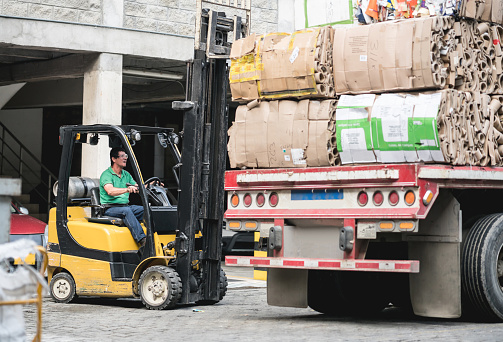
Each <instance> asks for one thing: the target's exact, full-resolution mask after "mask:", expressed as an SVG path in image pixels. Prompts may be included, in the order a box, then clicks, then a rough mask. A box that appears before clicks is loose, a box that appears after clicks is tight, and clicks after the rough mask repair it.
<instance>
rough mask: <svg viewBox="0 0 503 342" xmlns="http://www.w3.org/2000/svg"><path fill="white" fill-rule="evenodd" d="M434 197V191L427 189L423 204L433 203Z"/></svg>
mask: <svg viewBox="0 0 503 342" xmlns="http://www.w3.org/2000/svg"><path fill="white" fill-rule="evenodd" d="M432 199H433V192H432V191H431V190H428V191H426V193H425V194H424V196H423V204H424V205H425V206H427V205H428V204H430V203H431V200H432Z"/></svg>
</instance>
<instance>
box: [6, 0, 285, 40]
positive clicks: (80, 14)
mask: <svg viewBox="0 0 503 342" xmlns="http://www.w3.org/2000/svg"><path fill="white" fill-rule="evenodd" d="M117 2H118V3H119V4H121V3H122V4H123V5H122V7H123V13H121V14H122V17H123V20H115V21H109V20H106V18H107V15H109V13H107V12H108V11H110V10H111V8H114V7H115V8H117V5H116V4H115V3H117ZM203 7H206V8H214V9H218V10H221V11H224V12H225V13H226V14H227V15H228V16H231V15H235V14H236V15H241V16H244V11H240V10H232V9H230V8H226V7H222V6H214V5H209V4H207V3H203ZM0 15H5V16H15V17H23V18H34V19H44V20H55V21H65V22H73V23H80V24H92V25H105V26H118V27H121V26H122V27H124V28H130V29H136V30H141V31H150V32H159V33H171V34H179V35H183V36H191V37H193V36H194V33H195V21H196V0H0ZM104 18H105V19H104ZM120 23H122V25H121V24H120ZM277 29H278V0H252V28H251V30H252V32H255V33H266V32H273V31H277Z"/></svg>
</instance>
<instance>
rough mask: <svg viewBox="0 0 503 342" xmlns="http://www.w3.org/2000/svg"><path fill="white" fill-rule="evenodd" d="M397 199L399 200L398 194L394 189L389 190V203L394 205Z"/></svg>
mask: <svg viewBox="0 0 503 342" xmlns="http://www.w3.org/2000/svg"><path fill="white" fill-rule="evenodd" d="M399 200H400V196H398V193H397V192H396V191H391V192H390V193H389V197H388V201H389V204H391V205H393V206H395V205H397V204H398V201H399Z"/></svg>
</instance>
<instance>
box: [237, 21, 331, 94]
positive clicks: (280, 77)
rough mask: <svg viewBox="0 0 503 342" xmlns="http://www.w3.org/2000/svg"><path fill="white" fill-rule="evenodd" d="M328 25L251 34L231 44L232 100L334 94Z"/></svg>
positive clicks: (329, 28)
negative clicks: (292, 31) (259, 34)
mask: <svg viewBox="0 0 503 342" xmlns="http://www.w3.org/2000/svg"><path fill="white" fill-rule="evenodd" d="M332 36H333V34H332V28H331V27H322V28H309V29H304V30H300V31H296V32H294V33H292V34H287V33H269V34H266V35H262V36H258V37H257V36H255V35H251V36H249V37H247V38H243V39H240V40H237V41H236V42H234V43H233V46H232V50H231V56H230V57H231V70H230V76H229V77H230V88H231V92H232V98H233V100H235V101H251V100H254V99H280V98H286V97H296V98H309V97H312V98H323V97H329V98H330V97H334V96H335V90H334V86H333V74H332Z"/></svg>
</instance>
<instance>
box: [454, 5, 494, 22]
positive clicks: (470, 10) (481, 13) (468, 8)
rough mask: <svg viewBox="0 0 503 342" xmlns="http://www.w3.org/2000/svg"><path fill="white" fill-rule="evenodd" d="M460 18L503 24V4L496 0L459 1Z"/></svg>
mask: <svg viewBox="0 0 503 342" xmlns="http://www.w3.org/2000/svg"><path fill="white" fill-rule="evenodd" d="M460 7H461V8H460V16H462V17H466V18H471V19H476V20H480V21H486V22H493V23H496V24H503V3H502V2H501V1H498V0H485V1H475V0H464V1H461V6H460Z"/></svg>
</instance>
